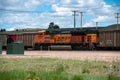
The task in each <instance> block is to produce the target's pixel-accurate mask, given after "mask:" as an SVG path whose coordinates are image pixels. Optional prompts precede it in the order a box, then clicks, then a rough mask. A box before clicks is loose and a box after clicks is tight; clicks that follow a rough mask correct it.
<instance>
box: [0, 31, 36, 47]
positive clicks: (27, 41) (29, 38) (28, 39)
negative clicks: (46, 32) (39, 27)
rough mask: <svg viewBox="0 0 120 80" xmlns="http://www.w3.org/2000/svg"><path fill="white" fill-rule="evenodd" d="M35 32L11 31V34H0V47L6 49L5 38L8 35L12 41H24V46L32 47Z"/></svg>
mask: <svg viewBox="0 0 120 80" xmlns="http://www.w3.org/2000/svg"><path fill="white" fill-rule="evenodd" d="M36 34H37V33H36V32H30V33H28V32H24V33H11V34H7V33H6V34H0V39H1V41H2V47H3V49H6V45H7V38H8V36H11V37H12V39H13V40H14V42H23V43H24V48H25V49H27V48H32V47H33V45H34V43H33V39H34V36H35V35H36Z"/></svg>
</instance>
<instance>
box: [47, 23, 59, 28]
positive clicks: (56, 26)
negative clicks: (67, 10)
mask: <svg viewBox="0 0 120 80" xmlns="http://www.w3.org/2000/svg"><path fill="white" fill-rule="evenodd" d="M48 29H59V26H58V25H55V24H54V22H51V23H50V24H49V27H48Z"/></svg>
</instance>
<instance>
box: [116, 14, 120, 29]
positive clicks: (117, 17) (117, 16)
mask: <svg viewBox="0 0 120 80" xmlns="http://www.w3.org/2000/svg"><path fill="white" fill-rule="evenodd" d="M115 14H116V17H115V18H116V19H117V30H118V29H119V26H118V24H119V18H120V17H119V14H120V13H115Z"/></svg>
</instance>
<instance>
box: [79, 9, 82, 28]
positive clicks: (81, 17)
mask: <svg viewBox="0 0 120 80" xmlns="http://www.w3.org/2000/svg"><path fill="white" fill-rule="evenodd" d="M79 13H80V23H81V24H80V26H81V27H80V28H81V30H82V17H83V12H82V11H81V12H79Z"/></svg>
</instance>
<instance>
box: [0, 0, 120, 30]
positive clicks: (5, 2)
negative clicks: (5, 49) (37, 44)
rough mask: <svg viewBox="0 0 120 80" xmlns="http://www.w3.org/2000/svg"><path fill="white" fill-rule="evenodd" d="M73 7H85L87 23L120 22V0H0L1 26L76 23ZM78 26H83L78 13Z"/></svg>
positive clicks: (88, 24)
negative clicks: (116, 15)
mask: <svg viewBox="0 0 120 80" xmlns="http://www.w3.org/2000/svg"><path fill="white" fill-rule="evenodd" d="M73 10H78V11H79V12H80V11H83V12H84V13H83V27H93V26H95V22H99V26H108V25H111V24H116V19H115V13H116V12H120V0H0V29H1V28H2V29H3V28H5V29H6V30H15V29H24V28H45V29H46V28H48V25H49V23H50V22H54V23H55V24H57V25H59V26H60V27H61V28H72V27H73V24H74V23H73V16H72V15H73V12H72V11H73ZM76 24H77V26H76V27H79V26H80V16H79V13H77V16H76Z"/></svg>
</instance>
